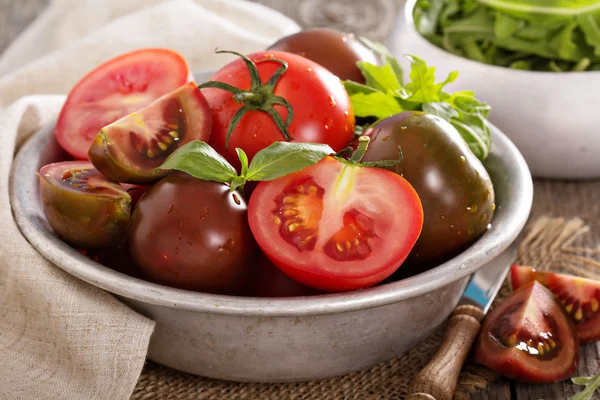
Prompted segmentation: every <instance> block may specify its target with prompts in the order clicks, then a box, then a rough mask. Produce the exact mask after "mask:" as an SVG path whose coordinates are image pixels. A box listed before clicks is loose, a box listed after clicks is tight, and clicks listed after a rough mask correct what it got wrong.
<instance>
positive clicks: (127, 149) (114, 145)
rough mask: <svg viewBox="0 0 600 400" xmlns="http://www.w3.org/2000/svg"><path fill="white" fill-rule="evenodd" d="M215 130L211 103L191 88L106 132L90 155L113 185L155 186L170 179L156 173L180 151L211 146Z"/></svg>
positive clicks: (166, 97)
mask: <svg viewBox="0 0 600 400" xmlns="http://www.w3.org/2000/svg"><path fill="white" fill-rule="evenodd" d="M210 126H211V116H210V110H209V108H208V103H207V102H206V99H205V98H204V96H202V93H200V90H199V89H198V88H197V87H196V85H195V84H194V83H191V82H190V83H186V84H185V85H183V86H181V87H179V88H177V89H175V90H174V91H172V92H170V93H167V94H165V95H164V96H161V97H159V98H158V99H156V100H155V101H153V102H152V103H150V104H148V105H147V106H146V107H144V108H142V109H140V110H137V111H134V112H132V113H131V114H129V115H126V116H125V117H123V118H121V119H118V120H117V121H115V122H113V123H112V124H109V125H107V126H105V127H103V128H102V129H101V130H100V132H99V133H98V134H97V135H96V138H95V139H94V141H93V142H92V145H91V146H90V149H89V152H88V155H89V157H90V161H91V162H92V164H94V166H95V167H96V168H97V169H98V170H99V171H100V172H102V173H103V174H104V175H106V176H107V177H108V178H110V179H112V180H114V181H118V182H128V183H151V182H154V181H157V180H159V179H160V178H161V177H163V176H165V175H166V174H167V173H168V171H157V170H156V169H157V168H158V167H159V166H160V165H161V164H162V163H163V162H164V161H165V159H166V158H167V157H168V156H169V155H171V154H172V153H173V152H174V151H175V150H176V149H177V148H179V147H181V146H183V145H184V144H186V143H189V142H191V141H193V140H203V141H207V140H208V138H209V136H210Z"/></svg>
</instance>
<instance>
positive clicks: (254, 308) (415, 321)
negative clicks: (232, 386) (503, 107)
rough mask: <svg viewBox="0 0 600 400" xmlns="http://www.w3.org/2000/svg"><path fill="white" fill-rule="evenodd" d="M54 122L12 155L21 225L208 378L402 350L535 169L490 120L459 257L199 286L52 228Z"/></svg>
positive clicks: (500, 241) (157, 355) (47, 252)
mask: <svg viewBox="0 0 600 400" xmlns="http://www.w3.org/2000/svg"><path fill="white" fill-rule="evenodd" d="M198 81H201V79H198ZM53 131H54V124H52V125H50V126H47V127H45V128H43V129H42V130H41V131H39V132H38V133H36V134H35V135H34V136H33V137H32V138H31V139H30V140H29V141H28V142H27V143H26V144H25V145H24V146H23V147H22V148H21V150H20V151H19V154H18V155H17V157H16V160H15V162H14V165H13V170H12V177H11V205H12V208H13V212H14V216H15V219H16V222H17V224H18V225H19V227H20V229H21V232H22V233H23V235H24V236H25V237H26V238H27V239H28V240H29V242H30V243H31V244H32V245H33V246H34V247H35V248H36V249H37V250H38V251H39V252H40V253H41V254H42V255H43V256H44V257H46V258H47V259H48V260H50V261H51V262H53V263H54V264H56V265H57V266H58V267H60V268H62V269H63V270H65V271H67V272H68V273H70V274H72V275H74V276H76V277H77V278H79V279H82V280H84V281H85V282H88V283H90V284H92V285H95V286H98V287H100V288H102V289H104V290H106V291H108V292H111V293H113V294H115V295H116V296H117V297H118V298H119V299H120V300H121V301H123V302H124V303H125V304H127V305H129V306H130V307H131V308H133V309H134V310H136V311H138V312H140V313H141V314H143V315H146V316H147V317H149V318H151V319H153V320H154V321H156V329H155V331H154V334H153V335H152V338H151V341H150V347H149V349H148V357H149V358H150V359H152V360H154V361H156V362H158V363H160V364H163V365H167V366H169V367H172V368H175V369H178V370H181V371H185V372H189V373H192V374H197V375H203V376H207V377H212V378H219V379H227V380H235V381H262V382H284V381H301V380H313V379H323V378H327V377H332V376H337V375H341V374H345V373H348V372H352V371H357V370H360V369H364V368H368V367H370V366H373V365H375V364H378V363H380V362H383V361H386V360H389V359H391V358H393V357H395V356H397V355H399V354H401V353H403V352H405V351H406V350H408V349H410V348H411V347H413V346H415V345H416V344H418V343H419V342H420V341H421V340H423V339H425V338H426V337H427V336H428V335H430V334H431V333H432V332H433V331H434V330H435V328H436V327H438V326H439V325H440V324H441V323H442V322H443V321H444V320H445V319H446V318H447V317H448V315H449V314H450V312H451V311H452V309H453V308H454V307H455V306H456V304H457V303H458V301H459V299H460V297H461V295H462V292H463V290H464V288H465V286H466V284H467V282H468V280H469V277H470V275H471V274H472V273H473V272H475V271H477V270H478V269H479V268H481V267H482V266H484V265H485V264H486V263H488V262H490V261H491V260H492V259H494V258H495V257H498V256H499V255H500V254H501V253H502V252H503V251H504V250H505V249H507V247H508V246H509V245H510V244H511V243H512V242H513V241H514V240H515V239H516V237H517V235H518V234H519V233H520V231H521V230H522V228H523V226H524V224H525V222H526V220H527V217H528V215H529V211H530V208H531V203H532V196H533V186H532V181H531V175H530V173H529V169H528V168H527V165H526V163H525V161H524V159H523V157H522V156H521V154H520V153H519V152H518V150H517V149H516V147H515V146H514V145H513V144H512V143H511V142H510V140H509V139H508V138H507V137H506V136H505V135H504V134H502V133H501V132H500V131H499V130H498V129H496V128H494V129H493V131H492V134H493V141H494V146H493V149H492V152H491V154H490V156H489V158H488V159H487V160H486V162H485V165H486V168H487V169H488V171H489V173H490V175H491V177H492V180H493V182H494V185H495V189H496V197H497V205H498V208H497V211H496V215H495V216H494V220H493V221H492V228H491V229H489V230H488V231H487V232H486V233H485V234H484V235H483V237H481V239H479V240H478V241H477V242H476V243H475V244H474V245H473V246H471V247H470V248H469V249H467V250H466V251H465V252H463V253H462V254H460V255H459V256H457V257H455V258H454V259H452V260H450V261H448V262H446V263H444V264H442V265H440V266H438V267H436V268H434V269H432V270H429V271H427V272H424V273H421V274H419V275H416V276H413V277H410V278H406V279H403V280H400V281H396V282H393V283H387V284H383V285H380V286H377V287H373V288H370V289H364V290H360V291H354V292H349V293H340V294H329V295H319V296H311V297H295V298H282V299H279V298H277V299H266V298H250V297H234V296H222V295H212V294H204V293H197V292H191V291H186V290H180V289H174V288H170V287H166V286H162V285H158V284H155V283H151V282H147V281H144V280H140V279H137V278H133V277H131V276H128V275H125V274H122V273H120V272H117V271H114V270H112V269H110V268H107V267H104V266H102V265H100V264H97V263H95V262H93V261H91V260H90V259H88V258H86V257H85V256H83V255H82V254H80V253H79V252H77V251H76V250H74V249H73V248H71V247H69V246H68V245H67V244H65V243H64V242H62V241H61V240H60V239H59V238H57V237H56V236H55V234H54V233H53V232H52V229H51V228H50V226H49V225H48V223H47V221H46V218H45V216H44V213H43V211H42V207H41V204H40V199H39V193H38V182H37V177H36V175H35V173H36V172H37V171H38V170H39V169H40V167H41V166H43V165H45V164H47V163H50V162H56V161H61V160H64V159H66V155H65V153H64V152H63V151H62V150H61V149H60V148H59V146H58V145H57V144H56V142H55V140H54V135H53Z"/></svg>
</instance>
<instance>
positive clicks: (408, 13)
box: [399, 0, 600, 79]
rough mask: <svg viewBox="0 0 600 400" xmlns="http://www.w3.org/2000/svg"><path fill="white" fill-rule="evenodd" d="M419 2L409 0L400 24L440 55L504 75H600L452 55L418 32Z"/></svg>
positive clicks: (595, 72)
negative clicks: (415, 14) (415, 12)
mask: <svg viewBox="0 0 600 400" xmlns="http://www.w3.org/2000/svg"><path fill="white" fill-rule="evenodd" d="M417 1H418V0H407V1H406V3H405V6H404V12H403V14H401V15H403V16H404V18H403V19H402V20H401V21H399V23H401V24H402V23H405V24H408V27H409V28H410V30H411V31H413V33H415V34H416V35H418V36H419V37H420V38H421V39H423V41H424V42H425V43H426V44H424V45H426V46H429V47H430V49H431V50H437V51H438V52H439V53H443V54H444V55H446V56H449V57H451V58H453V59H456V60H460V61H463V62H466V63H469V64H472V65H476V66H479V67H481V68H490V69H496V70H501V71H502V72H503V73H507V74H512V75H538V76H544V77H549V76H555V77H560V78H562V79H564V78H568V77H571V78H572V77H575V76H577V77H581V76H582V75H585V76H586V77H588V76H591V75H600V71H564V72H551V71H530V70H523V69H513V68H508V67H501V66H498V65H493V64H485V63H482V62H479V61H475V60H471V59H470V58H466V57H461V56H459V55H456V54H454V53H450V52H449V51H447V50H445V49H442V48H441V47H438V46H436V45H435V44H433V43H431V42H430V41H429V40H427V38H425V37H424V36H422V35H421V34H420V33H419V31H418V30H417V27H416V26H415V21H414V17H413V10H414V8H415V6H416V4H417Z"/></svg>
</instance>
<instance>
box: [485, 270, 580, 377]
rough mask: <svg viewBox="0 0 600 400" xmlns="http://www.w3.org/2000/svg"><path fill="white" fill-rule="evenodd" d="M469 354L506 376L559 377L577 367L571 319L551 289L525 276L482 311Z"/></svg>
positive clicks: (566, 374) (576, 350)
mask: <svg viewBox="0 0 600 400" xmlns="http://www.w3.org/2000/svg"><path fill="white" fill-rule="evenodd" d="M475 357H476V359H477V361H478V362H479V363H481V364H483V365H485V366H487V367H489V368H491V369H492V370H494V371H496V372H497V373H498V374H500V375H502V376H505V377H507V378H510V379H517V380H520V381H523V382H529V383H552V382H559V381H562V380H565V379H567V378H569V377H570V376H571V375H572V374H573V373H574V372H575V370H576V368H577V363H578V361H579V340H578V339H577V333H576V331H575V326H574V325H573V322H572V321H571V319H570V318H569V316H568V315H567V314H566V313H565V310H564V309H563V307H562V306H561V304H560V303H559V302H558V300H557V299H556V298H555V297H554V295H553V294H552V292H550V291H549V290H548V289H546V288H545V287H544V286H542V285H541V284H540V283H538V282H531V283H529V284H527V285H525V286H523V287H521V288H520V289H519V290H517V291H516V292H514V293H513V294H512V295H511V296H510V297H509V298H507V299H506V300H504V301H503V302H502V303H501V304H500V305H499V306H498V307H496V308H494V309H493V310H492V311H490V313H489V314H488V315H487V316H486V318H485V320H484V321H483V326H482V327H481V332H480V333H479V337H478V339H477V343H476V344H475Z"/></svg>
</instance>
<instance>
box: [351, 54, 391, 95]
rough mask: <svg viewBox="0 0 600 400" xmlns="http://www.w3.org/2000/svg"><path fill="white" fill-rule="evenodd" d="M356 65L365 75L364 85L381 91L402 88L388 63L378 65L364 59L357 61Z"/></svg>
mask: <svg viewBox="0 0 600 400" xmlns="http://www.w3.org/2000/svg"><path fill="white" fill-rule="evenodd" d="M356 66H357V67H358V69H359V70H360V72H362V74H363V76H364V77H365V81H366V86H369V87H371V88H373V89H375V90H379V91H381V92H386V91H388V90H399V89H401V88H402V86H401V85H400V82H398V78H397V77H396V74H395V73H394V70H393V69H392V67H390V65H389V64H385V65H382V66H379V65H374V64H370V63H368V62H364V61H358V62H357V63H356Z"/></svg>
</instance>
